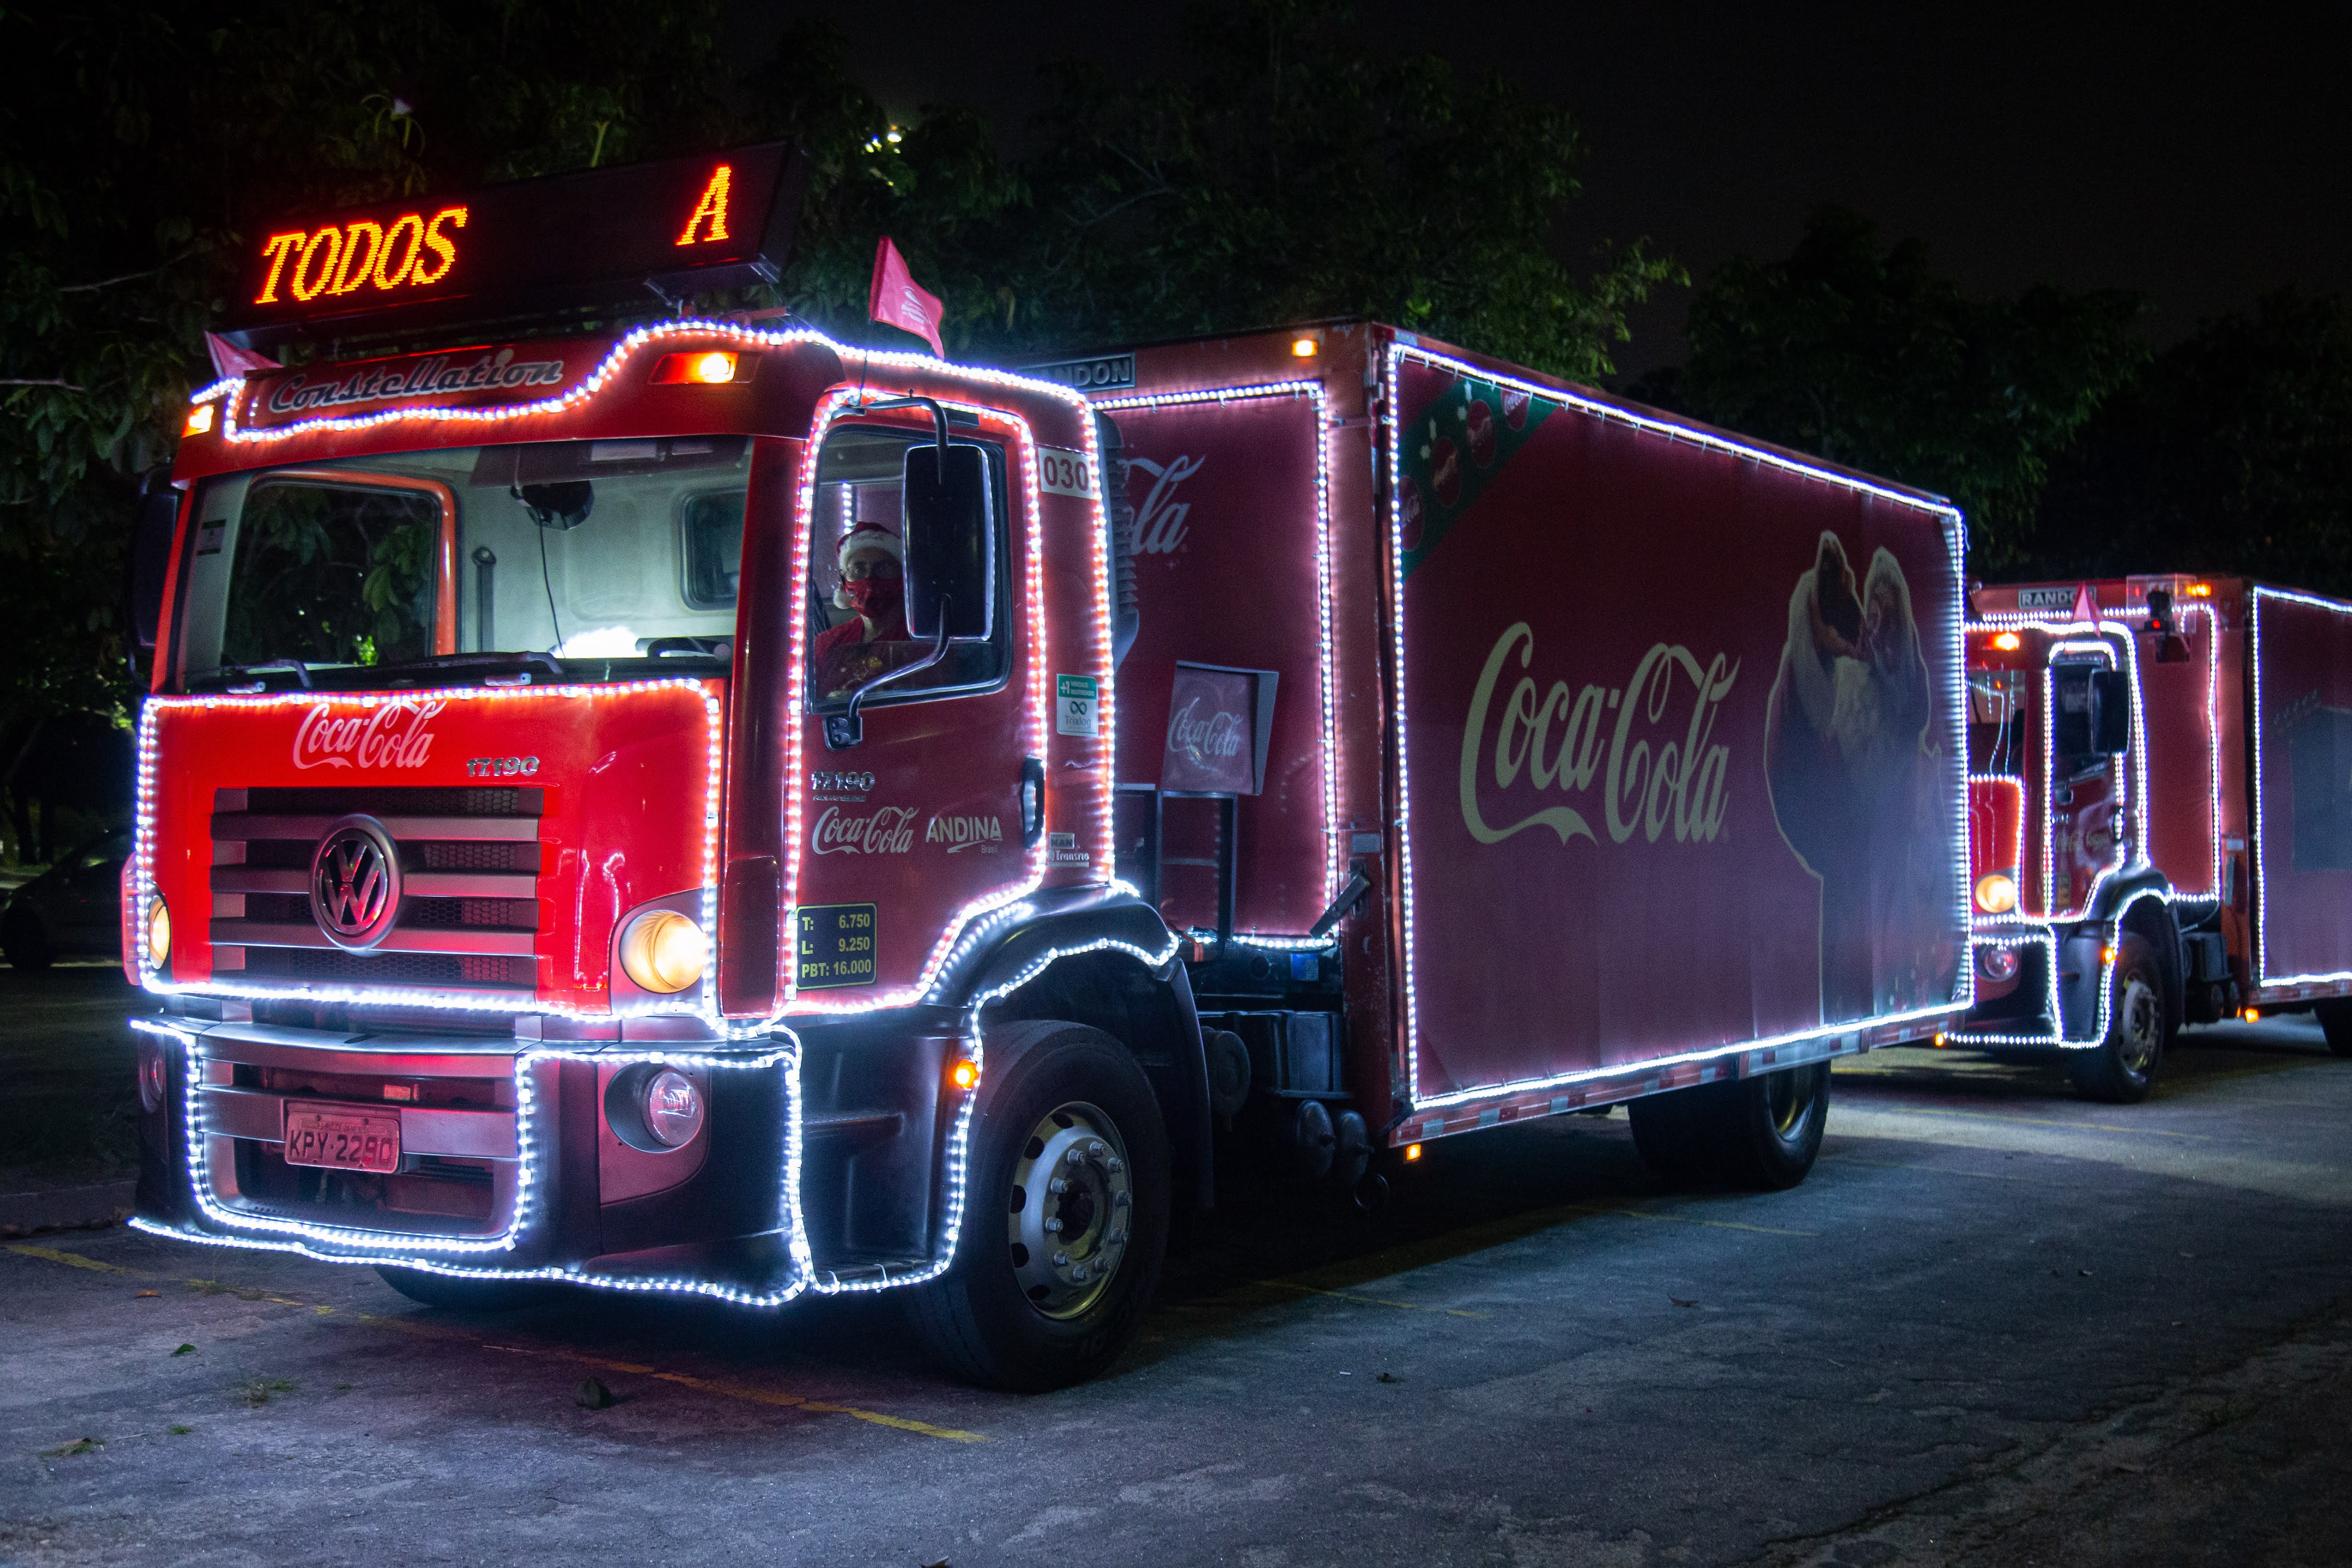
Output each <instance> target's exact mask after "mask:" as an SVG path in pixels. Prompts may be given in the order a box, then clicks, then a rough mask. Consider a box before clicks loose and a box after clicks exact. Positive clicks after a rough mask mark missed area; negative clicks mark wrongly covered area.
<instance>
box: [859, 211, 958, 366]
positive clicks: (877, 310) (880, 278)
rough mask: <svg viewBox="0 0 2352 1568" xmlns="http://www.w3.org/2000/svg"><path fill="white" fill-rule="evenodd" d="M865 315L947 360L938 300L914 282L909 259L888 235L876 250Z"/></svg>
mask: <svg viewBox="0 0 2352 1568" xmlns="http://www.w3.org/2000/svg"><path fill="white" fill-rule="evenodd" d="M866 314H867V315H869V316H871V317H873V318H874V319H875V320H876V321H880V322H881V323H882V324H883V325H885V326H889V327H896V328H898V330H899V331H906V332H912V333H914V334H915V335H916V336H917V337H919V338H921V339H922V340H923V341H924V342H928V343H929V344H930V345H931V352H932V353H935V354H937V355H939V356H940V358H941V359H945V358H947V357H948V351H947V350H946V349H944V348H941V347H940V299H939V296H938V295H936V294H931V293H927V292H925V291H924V289H923V288H922V286H921V285H920V284H918V283H917V282H916V281H915V279H914V275H913V274H912V273H910V272H908V270H907V258H905V257H903V256H901V255H899V254H898V247H897V246H895V245H893V244H891V243H890V237H889V236H888V235H887V234H886V235H884V236H883V237H882V243H881V244H880V245H878V246H877V247H875V248H874V288H873V290H872V292H871V293H869V294H868V295H867V297H866Z"/></svg>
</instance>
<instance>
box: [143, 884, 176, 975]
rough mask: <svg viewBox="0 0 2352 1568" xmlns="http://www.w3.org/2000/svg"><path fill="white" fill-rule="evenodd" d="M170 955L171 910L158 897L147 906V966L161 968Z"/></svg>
mask: <svg viewBox="0 0 2352 1568" xmlns="http://www.w3.org/2000/svg"><path fill="white" fill-rule="evenodd" d="M171 956H172V911H171V910H170V908H169V907H167V906H166V905H165V904H164V902H163V900H162V899H161V898H160V897H159V898H157V899H156V900H155V901H154V902H153V903H152V904H149V905H148V906H147V966H148V967H149V968H151V969H161V968H163V961H164V960H165V959H167V958H169V957H171Z"/></svg>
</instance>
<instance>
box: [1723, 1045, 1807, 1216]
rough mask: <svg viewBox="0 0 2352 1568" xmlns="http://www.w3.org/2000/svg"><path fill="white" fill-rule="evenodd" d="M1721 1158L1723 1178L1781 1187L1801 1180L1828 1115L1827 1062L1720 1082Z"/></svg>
mask: <svg viewBox="0 0 2352 1568" xmlns="http://www.w3.org/2000/svg"><path fill="white" fill-rule="evenodd" d="M1721 1087H1722V1088H1723V1089H1725V1090H1726V1091H1727V1092H1726V1093H1725V1095H1724V1098H1723V1109H1722V1110H1721V1111H1720V1112H1719V1116H1720V1118H1721V1121H1720V1134H1719V1137H1720V1142H1718V1145H1717V1147H1718V1149H1719V1151H1720V1154H1719V1158H1720V1159H1721V1161H1722V1164H1723V1173H1724V1175H1725V1177H1726V1178H1727V1179H1728V1180H1729V1181H1731V1182H1733V1183H1735V1184H1738V1185H1739V1186H1743V1187H1761V1188H1764V1189H1765V1190H1767V1191H1769V1192H1782V1191H1785V1190H1787V1189H1788V1188H1790V1187H1793V1186H1795V1185H1796V1184H1798V1183H1800V1182H1801V1181H1803V1180H1804V1179H1805V1177H1806V1175H1807V1174H1808V1173H1810V1172H1811V1170H1812V1168H1813V1161H1814V1160H1815V1159H1816V1158H1817V1157H1819V1155H1820V1154H1821V1152H1822V1131H1823V1130H1824V1129H1825V1128H1827V1127H1828V1125H1829V1120H1830V1064H1829V1063H1827V1062H1825V1061H1821V1062H1813V1063H1811V1064H1810V1065H1808V1066H1805V1067H1801V1068H1784V1069H1783V1070H1781V1071H1780V1072H1768V1073H1764V1074H1762V1075H1761V1076H1759V1077H1756V1078H1744V1079H1738V1080H1737V1081H1736V1082H1732V1083H1727V1084H1724V1085H1722V1086H1721Z"/></svg>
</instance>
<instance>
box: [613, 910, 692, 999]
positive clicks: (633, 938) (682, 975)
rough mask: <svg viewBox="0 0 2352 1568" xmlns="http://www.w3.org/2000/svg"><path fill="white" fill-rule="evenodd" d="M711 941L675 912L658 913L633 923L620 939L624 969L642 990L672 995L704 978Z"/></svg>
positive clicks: (639, 918)
mask: <svg viewBox="0 0 2352 1568" xmlns="http://www.w3.org/2000/svg"><path fill="white" fill-rule="evenodd" d="M709 965H710V942H709V938H707V937H705V936H704V935H703V934H702V928H701V927H700V926H698V925H696V924H695V923H694V922H693V921H690V920H688V919H687V917H686V916H684V915H682V914H679V913H678V912H677V910H654V911H653V912H652V913H651V914H646V915H640V916H639V917H638V918H637V919H636V920H635V921H632V922H630V925H629V929H628V930H627V931H625V932H624V933H623V934H622V937H621V968H622V969H623V970H624V971H625V972H626V973H627V974H628V976H629V978H630V979H631V980H633V981H635V983H636V984H637V987H638V988H639V989H640V990H644V991H651V992H655V993H656V994H660V995H664V996H667V995H669V994H672V993H673V992H678V991H683V990H685V989H686V988H687V987H688V986H689V985H692V984H695V983H696V982H697V981H699V980H700V979H701V978H702V973H703V971H704V970H705V969H707V968H709Z"/></svg>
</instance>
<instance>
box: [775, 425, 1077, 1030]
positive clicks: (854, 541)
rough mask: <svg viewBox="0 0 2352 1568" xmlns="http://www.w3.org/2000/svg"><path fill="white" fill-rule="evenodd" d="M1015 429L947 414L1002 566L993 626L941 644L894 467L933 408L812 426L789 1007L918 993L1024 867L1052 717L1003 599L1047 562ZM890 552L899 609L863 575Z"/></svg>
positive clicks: (1025, 641) (1017, 600) (791, 831)
mask: <svg viewBox="0 0 2352 1568" xmlns="http://www.w3.org/2000/svg"><path fill="white" fill-rule="evenodd" d="M854 407H855V405H852V408H853V410H854ZM1017 439H1018V430H1017V427H1016V426H1013V424H1012V422H1011V421H1009V420H1005V419H1003V418H1001V417H998V416H992V415H990V414H988V413H987V412H986V411H982V412H981V413H980V414H979V415H978V416H972V415H970V414H965V415H963V416H961V418H959V419H958V420H957V421H956V422H955V423H952V424H951V425H950V428H949V445H950V451H951V453H952V452H953V450H954V449H955V448H957V447H976V448H978V450H979V454H980V459H979V460H980V466H981V469H982V473H983V475H984V489H985V493H986V497H987V508H986V518H985V530H986V540H987V549H988V552H989V554H990V556H991V559H992V566H993V570H992V573H991V574H989V575H990V581H989V583H988V587H987V601H988V603H987V611H988V613H987V615H986V616H985V623H986V625H985V632H986V635H984V636H981V637H959V638H957V639H955V640H952V641H950V642H948V643H946V644H945V645H944V646H942V645H940V643H939V642H938V641H937V639H935V638H933V637H925V636H919V635H917V632H916V630H914V629H910V626H909V624H908V616H907V614H906V612H907V609H908V606H907V605H906V604H905V595H904V584H905V581H906V569H907V564H908V563H907V561H906V553H905V552H906V551H907V549H908V530H907V518H906V511H905V496H904V494H903V491H902V482H903V480H904V478H905V470H906V466H907V463H908V460H909V458H910V457H911V458H913V459H914V460H916V461H919V462H924V463H927V464H928V463H929V462H931V461H933V460H934V459H935V458H936V446H937V428H936V426H935V424H934V422H933V420H932V418H931V416H929V414H928V413H927V412H926V411H924V410H921V409H890V410H880V411H877V410H871V409H868V410H866V411H863V412H857V411H845V412H843V413H840V414H837V415H836V416H835V417H834V418H833V419H832V420H831V421H830V422H829V424H828V425H827V426H826V427H825V428H824V430H822V431H821V432H820V433H819V435H818V436H817V437H816V458H815V475H814V479H815V482H814V485H813V486H810V487H807V488H805V489H804V490H803V499H802V500H801V502H800V503H799V504H800V505H801V506H802V507H803V508H805V509H806V510H805V511H804V513H803V515H802V516H801V517H800V518H799V519H798V520H797V521H798V524H799V529H798V532H799V536H800V538H801V539H803V541H805V547H804V556H805V563H806V564H805V568H804V572H803V579H802V582H801V584H800V585H799V602H798V603H797V605H795V606H794V608H793V613H794V614H796V615H797V616H799V617H800V620H801V627H800V630H801V636H800V638H799V640H798V646H799V647H800V648H801V650H802V669H801V671H800V672H799V676H798V679H800V681H801V690H802V700H803V720H802V723H801V733H800V744H799V763H800V765H799V767H798V769H797V771H796V772H795V773H794V774H793V776H792V777H791V778H790V779H789V780H788V781H787V789H788V791H789V792H790V795H791V798H790V799H788V801H787V802H786V810H785V826H786V831H787V834H788V835H789V837H790V847H789V849H788V853H789V854H790V856H791V857H792V862H791V863H792V873H791V876H790V879H789V880H788V883H787V886H786V889H785V901H786V903H787V905H788V910H787V918H788V919H789V920H790V921H791V925H790V927H789V935H788V942H789V947H788V948H787V952H786V957H787V973H786V976H785V978H786V979H787V980H788V981H789V982H790V983H791V984H793V986H794V987H795V990H796V994H797V1000H796V1003H795V1004H794V1005H795V1007H796V1009H797V1010H801V1011H844V1010H856V1009H859V1008H863V1007H867V1006H879V1005H902V1004H905V1003H908V1002H910V1001H913V1000H915V999H916V998H917V996H919V994H920V992H921V990H922V988H923V987H924V986H925V985H926V984H928V983H929V978H930V976H931V974H932V973H935V972H936V969H937V967H938V964H939V963H940V960H941V959H942V957H943V956H944V952H945V950H946V947H947V944H948V942H950V940H951V939H952V937H953V935H954V934H955V932H956V931H957V930H959V929H960V928H961V924H962V922H963V921H965V920H966V919H968V918H969V917H970V916H971V914H973V913H975V912H977V911H978V910H981V909H982V908H985V907H988V906H989V905H991V904H992V903H994V902H1001V901H1003V900H1005V899H1007V898H1010V897H1013V896H1015V895H1017V894H1018V893H1019V892H1021V891H1022V890H1024V889H1026V888H1028V887H1030V886H1033V885H1034V874H1033V867H1032V865H1031V859H1032V856H1031V853H1030V849H1029V846H1028V844H1027V842H1026V840H1027V839H1028V837H1030V835H1029V834H1027V833H1026V832H1024V828H1025V827H1026V826H1029V820H1030V819H1033V818H1034V811H1035V809H1036V807H1035V805H1034V794H1033V795H1031V800H1032V802H1033V804H1032V805H1031V807H1030V813H1029V817H1028V818H1024V777H1028V778H1032V779H1034V778H1035V777H1036V776H1037V775H1038V774H1039V773H1040V772H1041V771H1042V763H1038V762H1035V761H1033V759H1032V755H1031V752H1032V744H1033V742H1032V739H1031V738H1032V737H1034V736H1035V735H1037V734H1039V733H1042V717H1043V716H1042V715H1038V714H1033V713H1032V712H1031V711H1030V709H1031V707H1032V705H1033V702H1034V693H1033V690H1032V688H1033V687H1034V685H1035V682H1034V680H1033V679H1032V668H1031V662H1030V661H1031V649H1030V646H1029V644H1030V640H1031V634H1032V631H1033V629H1034V628H1031V627H1028V626H1023V625H1022V624H1020V623H1019V622H1018V621H1017V620H1016V619H1015V612H1014V606H1015V605H1023V604H1026V603H1034V600H1035V596H1036V595H1035V593H1034V583H1033V582H1032V578H1031V574H1034V573H1035V572H1036V571H1038V570H1039V569H1040V564H1039V563H1038V562H1037V561H1036V560H1035V559H1034V551H1033V549H1032V547H1031V543H1030V539H1029V535H1030V532H1031V522H1032V519H1031V517H1030V515H1029V510H1028V509H1029V506H1030V504H1031V502H1030V500H1029V498H1027V497H1024V496H1023V495H1021V494H1019V493H1018V487H1017V486H1015V485H1014V484H1012V483H1010V482H1008V479H1009V476H1011V475H1014V474H1018V473H1020V472H1021V471H1022V465H1021V461H1020V456H1019V453H1018V451H1017V449H1016V447H1014V442H1015V441H1016V440H1017ZM965 460H966V461H969V460H970V459H969V458H966V459H965ZM920 544H921V542H920V541H919V540H918V541H917V545H918V547H920ZM894 554H895V556H896V559H895V560H890V559H888V558H889V557H891V556H892V555H894ZM886 566H887V567H890V568H893V569H895V571H896V573H897V574H898V578H899V581H900V584H901V591H900V594H899V595H898V604H897V605H896V606H895V607H894V606H890V605H887V603H886V600H887V595H881V596H877V595H876V594H874V593H873V592H872V591H871V587H872V582H873V579H874V578H876V577H877V575H881V574H883V569H884V568H885V567H886ZM859 584H865V586H863V587H861V586H859ZM894 608H895V611H896V613H895V614H894V613H892V612H893V609H894ZM920 620H921V616H919V615H918V616H917V617H916V621H917V625H918V626H919V624H920ZM964 629H966V630H970V629H971V624H970V623H965V627H964ZM853 698H854V699H855V700H856V715H855V721H854V722H852V721H851V715H850V712H849V710H850V707H851V702H852V699H853ZM853 737H854V738H853ZM1039 744H1042V743H1041V742H1039Z"/></svg>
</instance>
